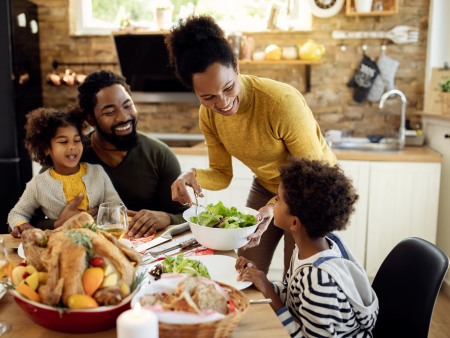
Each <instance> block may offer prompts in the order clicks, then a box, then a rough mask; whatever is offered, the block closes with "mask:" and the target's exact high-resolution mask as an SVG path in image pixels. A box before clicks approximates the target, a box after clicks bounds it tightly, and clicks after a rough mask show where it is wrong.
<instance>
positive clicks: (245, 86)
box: [196, 75, 336, 194]
mask: <svg viewBox="0 0 450 338" xmlns="http://www.w3.org/2000/svg"><path fill="white" fill-rule="evenodd" d="M239 78H240V81H241V85H242V91H243V95H242V99H241V102H240V105H239V110H238V111H237V113H236V114H234V115H232V116H223V115H220V114H218V113H215V112H213V111H211V110H208V109H206V108H205V107H204V106H203V105H202V106H200V112H199V116H200V128H201V130H202V132H203V134H204V136H205V141H206V144H207V146H208V157H209V168H208V169H196V172H197V173H196V175H197V181H198V183H199V184H200V185H201V186H202V187H204V188H205V189H209V190H221V189H225V188H226V187H227V186H228V185H229V184H230V182H231V179H232V177H233V168H232V162H231V157H232V156H234V157H235V158H237V159H239V160H240V161H241V162H242V163H244V164H245V165H246V166H247V167H249V168H250V170H251V171H252V172H253V173H254V174H255V177H256V180H257V181H258V182H259V183H260V184H261V185H262V186H263V187H264V188H266V189H267V190H269V191H271V192H273V193H274V194H276V193H277V189H278V184H279V177H280V173H279V167H280V165H282V164H284V163H286V159H287V157H288V156H290V155H293V156H297V157H304V158H309V159H320V160H324V161H327V162H329V163H330V164H335V163H336V156H335V155H334V153H333V152H332V151H331V149H330V148H329V147H328V145H327V143H326V141H325V139H324V137H323V135H322V133H321V131H320V128H319V125H318V124H317V122H316V120H315V119H314V116H313V114H312V112H311V110H310V109H309V107H308V105H307V104H306V101H305V99H304V97H303V96H302V95H301V94H300V92H299V91H298V90H296V89H295V88H293V87H292V86H290V85H287V84H285V83H281V82H277V81H274V80H270V79H265V78H259V77H256V76H251V75H240V76H239Z"/></svg>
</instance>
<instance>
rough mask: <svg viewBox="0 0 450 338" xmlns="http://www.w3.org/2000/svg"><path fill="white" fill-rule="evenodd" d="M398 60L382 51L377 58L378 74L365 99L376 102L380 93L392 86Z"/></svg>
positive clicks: (379, 97)
mask: <svg viewBox="0 0 450 338" xmlns="http://www.w3.org/2000/svg"><path fill="white" fill-rule="evenodd" d="M399 64H400V62H398V61H397V60H394V59H392V58H390V57H389V56H387V55H386V54H385V53H384V52H382V53H381V55H380V57H379V58H378V62H377V66H378V69H379V70H380V76H377V77H376V78H375V82H374V83H373V86H372V88H371V89H370V91H369V95H368V96H367V99H368V100H369V101H371V102H378V101H380V99H381V95H383V93H384V92H387V91H388V90H391V89H393V88H394V77H395V73H396V72H397V68H398V65H399Z"/></svg>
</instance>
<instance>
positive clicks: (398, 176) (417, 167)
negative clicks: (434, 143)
mask: <svg viewBox="0 0 450 338" xmlns="http://www.w3.org/2000/svg"><path fill="white" fill-rule="evenodd" d="M339 163H340V165H341V166H342V168H343V170H344V172H345V173H346V174H347V175H348V176H349V177H351V178H352V179H353V184H354V186H355V188H356V190H357V193H358V194H359V200H358V202H357V204H356V207H355V213H354V214H353V216H352V218H351V221H350V225H349V227H348V229H347V230H344V231H343V232H341V233H339V235H340V236H341V237H342V238H344V240H345V242H346V243H347V245H348V246H349V248H350V249H351V250H352V252H353V253H354V254H355V256H356V257H357V258H358V260H359V261H360V262H361V263H362V264H363V265H364V267H365V268H366V271H367V274H368V276H369V278H373V277H375V274H376V272H377V271H378V268H379V267H380V265H381V263H382V262H383V260H384V258H385V257H386V256H387V255H388V253H389V252H390V251H391V250H392V248H393V247H394V246H395V245H396V244H397V243H398V242H399V241H401V240H402V239H404V238H405V237H410V236H417V237H421V238H424V239H426V240H428V241H430V242H432V243H435V241H436V230H437V212H438V202H439V183H440V170H441V164H440V163H417V162H382V161H380V162H377V161H339Z"/></svg>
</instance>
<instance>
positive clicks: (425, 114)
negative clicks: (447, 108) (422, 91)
mask: <svg viewBox="0 0 450 338" xmlns="http://www.w3.org/2000/svg"><path fill="white" fill-rule="evenodd" d="M419 115H420V116H422V117H431V118H436V119H440V120H446V121H450V114H446V115H442V114H436V113H434V112H428V111H423V112H420V113H419Z"/></svg>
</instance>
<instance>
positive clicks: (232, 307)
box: [227, 300, 236, 313]
mask: <svg viewBox="0 0 450 338" xmlns="http://www.w3.org/2000/svg"><path fill="white" fill-rule="evenodd" d="M227 305H228V313H233V312H236V305H235V304H234V302H233V301H232V300H227Z"/></svg>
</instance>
